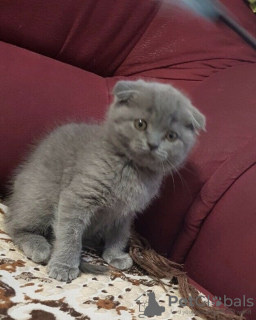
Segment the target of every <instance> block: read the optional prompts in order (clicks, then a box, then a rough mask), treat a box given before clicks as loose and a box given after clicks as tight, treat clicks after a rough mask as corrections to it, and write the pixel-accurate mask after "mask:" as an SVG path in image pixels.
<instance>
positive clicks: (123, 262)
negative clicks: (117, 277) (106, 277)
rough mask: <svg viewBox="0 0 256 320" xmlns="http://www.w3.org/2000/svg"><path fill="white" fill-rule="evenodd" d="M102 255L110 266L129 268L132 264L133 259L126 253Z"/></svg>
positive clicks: (122, 268) (121, 268)
mask: <svg viewBox="0 0 256 320" xmlns="http://www.w3.org/2000/svg"><path fill="white" fill-rule="evenodd" d="M102 257H103V259H104V260H106V261H107V263H109V264H110V265H111V266H113V267H115V268H117V269H120V270H125V269H129V268H131V267H132V265H133V260H132V258H131V257H130V255H129V254H128V253H122V254H120V255H119V256H111V255H107V254H103V256H102Z"/></svg>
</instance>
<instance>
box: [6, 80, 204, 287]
mask: <svg viewBox="0 0 256 320" xmlns="http://www.w3.org/2000/svg"><path fill="white" fill-rule="evenodd" d="M204 127H205V118H204V116H203V115H202V114H201V113H200V112H199V111H198V110H197V109H196V108H194V107H193V106H192V104H191V102H190V101H189V100H188V99H187V98H186V97H185V96H184V95H183V94H181V93H180V92H179V91H177V90H176V89H174V88H173V87H172V86H170V85H166V84H160V83H154V82H151V83H150V82H144V81H143V80H138V81H119V82H118V83H117V84H116V86H115V88H114V102H113V103H112V105H111V106H110V108H109V111H108V112H107V115H106V119H105V121H104V123H103V124H102V125H89V124H75V123H71V124H67V125H64V126H61V127H59V128H57V129H56V130H55V131H53V132H52V133H51V134H50V135H49V136H47V137H46V138H45V139H44V140H43V141H42V142H41V143H40V144H39V146H38V147H37V148H36V149H35V150H34V152H33V153H32V154H31V155H30V157H29V158H28V160H27V161H26V162H25V163H24V164H23V165H22V166H21V168H20V172H19V173H18V174H17V176H16V178H15V182H14V185H13V192H12V195H11V197H10V199H9V203H8V205H9V211H8V215H7V218H6V230H7V232H8V233H9V234H10V236H11V237H12V238H13V240H14V243H15V244H16V245H18V246H19V248H20V249H21V250H23V251H24V253H25V254H26V256H27V257H28V258H30V259H32V260H33V261H35V262H37V263H47V262H48V266H47V270H48V273H49V276H50V277H52V278H55V279H57V280H61V281H70V280H72V279H75V278H76V277H77V276H78V274H79V268H80V269H81V270H83V271H84V270H87V271H91V272H96V273H97V272H103V271H105V268H104V267H103V268H100V267H97V266H92V265H88V264H86V263H84V262H83V263H81V260H80V254H81V250H82V247H83V246H84V245H87V246H88V245H89V246H100V245H103V247H102V249H103V254H102V257H103V258H104V259H105V261H107V262H108V263H109V264H110V265H113V266H115V267H116V268H119V269H122V270H123V269H127V268H129V267H131V266H132V264H133V261H132V259H131V257H130V256H129V254H128V253H127V252H126V246H127V243H128V239H129V235H130V226H131V223H132V221H133V219H134V217H135V216H136V214H137V213H139V212H142V211H143V210H144V209H145V208H146V207H147V206H148V204H149V203H150V202H151V201H152V199H153V198H154V197H156V196H157V194H158V192H159V188H160V185H161V182H162V180H163V177H164V176H165V175H167V174H169V173H170V172H171V171H173V170H174V169H177V168H178V167H179V166H180V165H181V164H182V163H183V162H184V160H185V159H186V157H187V154H188V152H189V151H190V150H191V148H192V146H193V145H194V143H195V140H196V134H197V133H198V131H199V130H201V129H204Z"/></svg>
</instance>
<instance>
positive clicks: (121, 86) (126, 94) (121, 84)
mask: <svg viewBox="0 0 256 320" xmlns="http://www.w3.org/2000/svg"><path fill="white" fill-rule="evenodd" d="M137 84H138V81H125V80H121V81H118V82H117V83H116V85H115V87H114V89H113V94H114V95H115V97H116V99H117V100H118V102H120V103H128V102H129V101H130V100H131V99H132V98H133V96H134V94H136V93H137V92H138V91H137V90H136V87H137Z"/></svg>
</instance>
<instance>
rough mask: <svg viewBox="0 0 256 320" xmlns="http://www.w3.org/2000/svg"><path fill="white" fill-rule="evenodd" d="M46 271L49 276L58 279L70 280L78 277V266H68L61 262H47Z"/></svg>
mask: <svg viewBox="0 0 256 320" xmlns="http://www.w3.org/2000/svg"><path fill="white" fill-rule="evenodd" d="M47 272H48V274H49V277H50V278H53V279H56V280H59V281H65V282H67V281H72V280H74V279H76V278H77V277H78V274H79V272H80V271H79V268H74V267H69V266H67V265H63V264H61V263H49V264H48V266H47Z"/></svg>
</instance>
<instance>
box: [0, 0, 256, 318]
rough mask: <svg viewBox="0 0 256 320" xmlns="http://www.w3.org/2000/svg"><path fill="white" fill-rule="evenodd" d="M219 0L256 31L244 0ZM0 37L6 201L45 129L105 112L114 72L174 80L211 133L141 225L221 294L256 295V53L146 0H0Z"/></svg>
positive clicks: (0, 162) (1, 172)
mask: <svg viewBox="0 0 256 320" xmlns="http://www.w3.org/2000/svg"><path fill="white" fill-rule="evenodd" d="M222 2H223V3H224V4H225V5H226V6H227V7H228V8H229V10H230V11H231V12H232V13H233V14H234V15H235V16H236V18H237V20H238V21H239V22H240V23H241V25H242V26H243V27H244V28H246V29H247V30H248V31H250V32H251V33H252V34H254V35H255V36H256V17H255V15H254V14H253V12H252V10H251V9H250V7H249V6H248V5H247V3H246V1H243V0H232V1H230V0H222ZM0 41H1V42H0V70H1V72H0V77H1V81H0V121H1V125H0V137H1V144H0V145H1V148H0V155H1V156H0V188H1V194H2V196H1V197H2V198H3V199H4V196H5V195H6V190H7V189H8V181H9V179H10V178H11V175H12V173H13V171H14V168H15V167H16V166H17V164H18V163H19V162H20V161H21V160H22V159H23V157H24V156H25V155H26V153H27V152H29V149H30V147H29V146H30V145H31V144H33V143H35V142H36V141H38V140H39V139H40V138H41V137H42V136H43V135H44V134H45V132H46V131H48V130H51V129H52V128H54V127H55V126H57V125H59V124H62V123H65V122H67V121H87V120H88V119H92V118H94V119H95V118H96V119H102V118H103V116H104V112H105V110H106V108H107V106H108V104H109V103H110V101H111V90H112V87H113V85H114V84H115V83H116V81H117V80H119V79H137V78H143V79H148V80H158V81H161V82H166V83H170V84H172V85H174V86H176V87H177V88H179V89H181V90H182V91H183V92H184V93H186V94H187V95H188V96H189V97H190V98H191V99H192V101H193V103H194V105H196V106H197V107H198V108H199V109H200V110H201V111H202V112H203V113H204V114H205V115H206V118H207V132H206V133H203V134H202V135H201V136H200V138H199V141H198V144H197V145H196V147H195V148H194V150H193V153H192V154H191V156H190V157H189V159H188V161H187V163H186V165H185V166H184V168H183V169H182V170H181V171H180V174H176V175H175V176H174V184H175V187H174V186H173V181H172V179H168V180H167V181H166V183H165V184H164V187H163V190H162V195H161V197H160V198H159V199H158V200H157V201H155V202H154V204H153V205H152V206H151V207H150V208H149V209H148V210H147V211H146V212H145V214H143V215H142V216H140V217H139V219H138V221H137V223H136V228H137V230H138V231H139V232H140V233H141V234H142V235H143V236H145V237H146V238H147V239H148V240H149V241H150V243H151V245H152V246H153V248H155V249H156V250H157V251H158V252H159V253H161V254H162V255H165V256H167V257H168V258H170V259H171V260H174V261H176V262H179V263H184V264H185V268H186V271H187V273H188V275H189V276H190V277H191V278H192V279H194V280H195V281H196V282H197V283H199V284H200V285H201V286H202V287H204V288H205V289H207V290H209V291H210V292H211V293H213V294H214V295H215V296H217V297H220V298H221V299H222V301H224V297H225V296H226V297H228V298H230V299H232V300H233V301H234V300H235V299H241V301H242V302H243V296H246V299H247V298H254V303H256V301H255V300H256V275H255V272H254V271H253V270H254V268H255V265H256V249H255V248H256V232H255V227H256V183H255V181H256V165H255V163H256V95H255V92H256V91H255V90H256V87H255V83H256V52H255V51H253V50H252V49H251V48H250V47H249V46H248V45H247V44H245V43H244V42H243V41H242V40H241V39H240V38H239V37H238V36H237V35H236V34H235V33H234V32H233V31H232V30H229V29H228V28H227V27H226V26H224V25H223V24H221V23H216V24H211V23H209V22H208V21H206V20H204V19H202V18H200V17H197V16H194V15H192V14H191V13H190V12H187V11H185V10H183V9H181V8H180V7H179V6H177V5H175V4H174V3H170V2H168V1H153V0H152V1H149V0H129V1H128V0H127V1H118V0H102V1H78V0H63V1H61V2H58V1H52V0H47V1H45V0H37V1H32V0H20V1H16V0H2V1H1V2H0ZM237 305H239V304H238V303H237ZM232 307H233V306H232ZM248 308H249V309H250V312H251V314H247V315H246V317H247V318H248V319H255V317H256V308H255V307H249V306H247V305H243V304H242V305H241V307H239V306H238V307H237V308H236V309H237V310H242V309H248Z"/></svg>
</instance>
